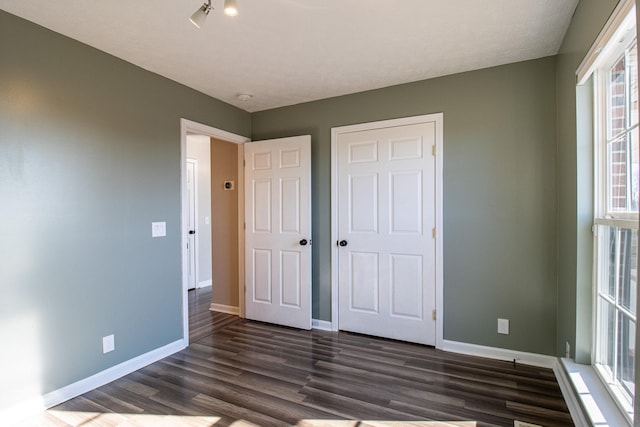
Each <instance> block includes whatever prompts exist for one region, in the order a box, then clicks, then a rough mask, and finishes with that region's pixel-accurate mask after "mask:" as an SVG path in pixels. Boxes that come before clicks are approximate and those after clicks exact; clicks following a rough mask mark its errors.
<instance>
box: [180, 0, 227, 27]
mask: <svg viewBox="0 0 640 427" xmlns="http://www.w3.org/2000/svg"><path fill="white" fill-rule="evenodd" d="M212 10H213V6H211V0H206V1H205V2H204V4H203V5H202V6H200V7H199V8H198V10H196V11H195V12H194V13H193V15H191V18H189V21H191V23H192V24H193V25H195V26H196V27H198V28H200V27H202V25H203V24H204V21H205V20H206V19H207V15H209V12H211V11H212ZM224 13H225V15H228V16H236V15H237V14H238V3H237V2H236V0H224Z"/></svg>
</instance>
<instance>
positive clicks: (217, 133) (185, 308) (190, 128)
mask: <svg viewBox="0 0 640 427" xmlns="http://www.w3.org/2000/svg"><path fill="white" fill-rule="evenodd" d="M187 133H193V134H197V135H206V136H209V137H213V138H218V139H221V140H224V141H228V142H233V143H236V144H243V143H245V142H249V141H251V139H250V138H247V137H244V136H241V135H236V134H234V133H231V132H227V131H225V130H222V129H217V128H214V127H211V126H207V125H203V124H201V123H197V122H193V121H191V120H187V119H180V235H181V236H180V244H181V249H182V250H181V251H180V253H181V263H182V336H183V340H184V342H185V346H187V345H189V299H188V297H187V293H188V291H189V290H188V289H187V286H188V283H187V268H188V266H187V218H186V215H185V212H186V211H187V188H186V186H187V168H186V164H187ZM240 172H241V171H238V175H240ZM242 191H243V190H242V188H238V198H239V199H244V193H242ZM238 240H239V242H238V245H239V246H242V247H244V241H240V238H239V239H238ZM241 268H242V269H244V266H242V267H241ZM241 285H242V284H241V283H239V284H238V287H241ZM241 304H242V301H241Z"/></svg>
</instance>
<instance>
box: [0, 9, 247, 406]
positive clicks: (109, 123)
mask: <svg viewBox="0 0 640 427" xmlns="http://www.w3.org/2000/svg"><path fill="white" fill-rule="evenodd" d="M180 118H187V119H191V120H194V121H197V122H201V123H205V124H208V125H211V126H214V127H217V128H222V129H225V130H228V131H230V132H234V133H237V134H241V135H249V134H250V132H251V131H250V129H251V117H250V115H249V114H248V113H246V112H244V111H241V110H239V109H236V108H235V107H232V106H230V105H227V104H224V103H222V102H220V101H217V100H214V99H212V98H210V97H207V96H205V95H202V94H201V93H198V92H196V91H194V90H191V89H188V88H186V87H184V86H181V85H179V84H177V83H175V82H172V81H170V80H168V79H165V78H163V77H160V76H158V75H155V74H152V73H149V72H147V71H144V70H142V69H140V68H137V67H135V66H133V65H131V64H129V63H127V62H124V61H122V60H119V59H117V58H114V57H112V56H110V55H107V54H105V53H103V52H100V51H98V50H95V49H93V48H90V47H88V46H86V45H83V44H81V43H78V42H76V41H73V40H71V39H68V38H66V37H63V36H61V35H59V34H56V33H54V32H51V31H49V30H46V29H44V28H42V27H39V26H37V25H34V24H32V23H29V22H27V21H24V20H22V19H19V18H17V17H14V16H12V15H9V14H7V13H5V12H4V11H0V342H2V351H1V353H2V354H0V408H2V407H5V406H9V405H12V404H15V403H17V402H19V401H21V400H23V399H25V398H26V397H30V395H33V394H36V393H47V392H50V391H52V390H56V389H59V388H61V387H63V386H66V385H68V384H70V383H73V382H75V381H78V380H80V379H83V378H86V377H88V376H90V375H92V374H95V373H97V372H99V371H102V370H104V369H106V368H109V367H111V366H114V365H116V364H118V363H120V362H123V361H126V360H129V359H131V358H133V357H135V356H138V355H140V354H143V353H145V352H148V351H150V350H153V349H156V348H159V347H161V346H164V345H166V344H169V343H171V342H174V341H176V340H179V339H181V338H182V306H181V301H182V293H181V292H182V291H181V290H182V284H181V267H180V237H179V236H180V233H179V230H180ZM152 221H166V223H167V237H165V238H156V239H152V238H151V222H152ZM111 333H115V336H116V340H115V341H116V351H114V352H112V353H109V354H106V355H103V354H102V352H101V344H102V342H101V338H102V337H103V336H105V335H108V334H111Z"/></svg>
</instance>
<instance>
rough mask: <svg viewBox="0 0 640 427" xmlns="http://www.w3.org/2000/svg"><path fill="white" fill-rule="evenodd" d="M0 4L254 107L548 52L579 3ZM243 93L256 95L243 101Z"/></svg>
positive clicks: (76, 0)
mask: <svg viewBox="0 0 640 427" xmlns="http://www.w3.org/2000/svg"><path fill="white" fill-rule="evenodd" d="M202 1H203V0H154V1H152V0H91V1H89V0H20V1H16V0H0V8H1V9H3V10H5V11H7V12H9V13H12V14H15V15H18V16H21V17H23V18H25V19H28V20H30V21H33V22H35V23H37V24H40V25H42V26H44V27H47V28H50V29H52V30H54V31H56V32H59V33H62V34H64V35H66V36H69V37H71V38H74V39H76V40H79V41H81V42H83V43H86V44H88V45H90V46H93V47H95V48H98V49H100V50H103V51H105V52H108V53H110V54H112V55H115V56H117V57H119V58H122V59H124V60H126V61H129V62H131V63H133V64H135V65H138V66H140V67H142V68H144V69H147V70H149V71H152V72H154V73H157V74H160V75H162V76H165V77H168V78H170V79H172V80H175V81H177V82H180V83H182V84H184V85H186V86H189V87H192V88H194V89H196V90H198V91H200V92H203V93H205V94H207V95H210V96H212V97H214V98H217V99H220V100H222V101H225V102H227V103H229V104H232V105H235V106H237V107H239V108H242V109H243V110H246V111H249V112H254V111H260V110H266V109H270V108H275V107H281V106H286V105H293V104H298V103H301V102H306V101H312V100H316V99H322V98H328V97H332V96H338V95H345V94H349V93H355V92H361V91H365V90H369V89H375V88H381V87H386V86H391V85H395V84H400V83H408V82H412V81H418V80H423V79H428V78H432V77H437V76H443V75H448V74H454V73H459V72H463V71H469V70H475V69H481V68H486V67H490V66H494V65H501V64H507V63H512V62H518V61H524V60H528V59H534V58H541V57H544V56H549V55H554V54H556V53H557V52H558V48H559V47H560V44H561V42H562V39H563V37H564V34H565V32H566V29H567V27H568V25H569V21H570V19H571V16H572V14H573V12H574V10H575V7H576V5H577V3H578V0H447V1H443V0H385V1H382V0H238V9H239V11H240V14H239V15H238V16H236V17H228V16H226V15H224V13H223V11H222V9H223V7H222V6H223V2H224V0H213V6H214V10H213V11H212V12H211V13H210V14H209V17H208V18H207V21H206V22H205V24H204V25H203V27H202V28H201V29H197V28H196V27H195V26H193V25H192V24H191V23H190V22H189V20H188V18H189V16H191V14H192V13H193V12H194V11H195V10H196V9H197V8H198V7H199V6H201V5H202ZM239 93H248V94H251V95H253V97H252V98H251V99H250V100H248V101H240V100H239V99H238V97H237V95H238V94H239Z"/></svg>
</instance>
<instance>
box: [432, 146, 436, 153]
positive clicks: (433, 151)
mask: <svg viewBox="0 0 640 427" xmlns="http://www.w3.org/2000/svg"><path fill="white" fill-rule="evenodd" d="M431 155H433V156H435V155H436V146H435V145H432V146H431Z"/></svg>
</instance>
